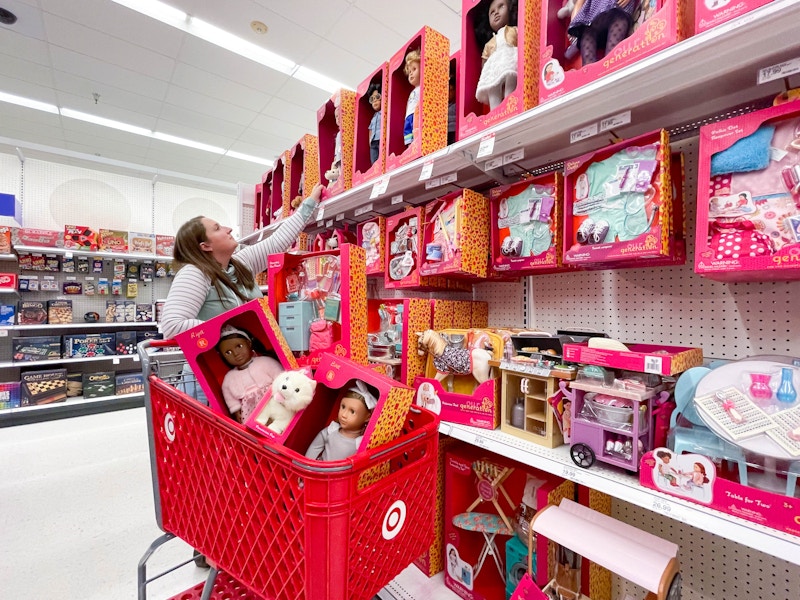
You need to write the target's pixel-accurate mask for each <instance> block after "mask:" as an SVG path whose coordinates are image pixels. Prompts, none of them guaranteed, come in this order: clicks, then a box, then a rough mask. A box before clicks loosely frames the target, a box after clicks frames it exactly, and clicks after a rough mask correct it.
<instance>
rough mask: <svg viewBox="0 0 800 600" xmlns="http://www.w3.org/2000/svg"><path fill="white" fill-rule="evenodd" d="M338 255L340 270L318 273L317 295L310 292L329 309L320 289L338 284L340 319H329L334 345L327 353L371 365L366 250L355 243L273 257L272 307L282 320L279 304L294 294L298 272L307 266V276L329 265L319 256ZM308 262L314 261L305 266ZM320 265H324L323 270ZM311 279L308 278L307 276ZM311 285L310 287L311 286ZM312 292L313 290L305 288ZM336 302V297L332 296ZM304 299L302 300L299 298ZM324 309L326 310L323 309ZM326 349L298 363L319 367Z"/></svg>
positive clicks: (270, 271)
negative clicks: (368, 332) (368, 345)
mask: <svg viewBox="0 0 800 600" xmlns="http://www.w3.org/2000/svg"><path fill="white" fill-rule="evenodd" d="M323 256H338V257H339V271H338V273H337V272H335V271H334V272H332V273H330V276H328V274H327V273H325V272H323V273H316V271H315V272H314V275H312V276H311V277H312V278H313V279H314V282H315V284H314V285H315V288H314V290H317V291H316V292H315V291H314V290H311V292H309V293H310V294H311V295H312V297H311V299H312V300H315V299H316V298H315V297H318V298H319V300H320V302H322V303H324V308H329V307H330V304H329V302H328V298H329V296H325V298H322V296H321V295H320V294H319V293H317V292H319V291H320V290H323V291H324V290H325V289H331V290H332V289H334V286H335V284H336V283H338V292H337V295H338V301H339V307H338V319H336V318H333V319H329V320H330V321H331V322H332V324H333V344H332V345H331V347H330V348H328V349H327V351H329V352H331V353H333V354H334V355H336V356H340V357H347V358H350V359H352V360H353V361H355V362H358V363H361V364H366V363H367V292H366V290H367V276H366V274H365V272H364V250H363V249H362V248H359V247H358V246H354V245H352V244H343V245H342V246H341V247H340V248H339V249H337V250H325V251H323V252H310V253H307V254H290V253H283V254H272V255H270V257H269V262H268V268H267V281H268V285H269V291H270V293H269V307H270V309H271V310H272V311H273V313H274V314H275V315H276V317H277V318H278V319H280V314H279V313H278V304H279V303H281V302H285V301H287V300H288V299H289V298H290V294H291V293H292V292H293V291H296V290H295V289H294V287H293V286H294V285H295V283H296V282H297V277H296V274H297V273H298V269H299V268H300V267H301V266H303V265H304V264H307V265H308V266H309V269H304V270H303V272H304V273H310V272H311V271H312V270H319V269H321V268H323V267H324V266H326V265H323V262H324V261H319V260H318V258H319V257H323ZM305 261H311V262H309V263H305ZM316 265H321V266H320V267H319V269H318V268H317V266H316ZM306 277H308V275H306ZM307 285H308V284H307ZM305 289H310V288H308V287H307V288H305ZM330 298H331V299H332V300H333V301H334V302H335V301H336V300H337V298H335V295H330ZM298 299H300V298H298ZM320 310H321V311H322V310H323V307H322V306H321V307H320ZM328 316H330V314H329V315H328ZM322 353H323V350H315V351H312V352H310V353H307V354H304V355H301V356H299V357H298V362H299V363H300V364H301V365H303V366H305V365H310V366H311V367H312V368H316V366H317V365H318V364H319V361H320V358H321V355H322Z"/></svg>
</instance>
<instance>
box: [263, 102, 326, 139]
mask: <svg viewBox="0 0 800 600" xmlns="http://www.w3.org/2000/svg"><path fill="white" fill-rule="evenodd" d="M325 102H327V95H326V96H325V98H323V99H322V100H321V101H320V103H319V105H318V106H317V107H315V108H308V107H305V106H298V105H297V104H295V103H294V102H290V101H288V100H284V99H283V98H273V99H272V100H270V101H269V104H267V107H266V108H265V109H264V110H263V111H261V116H262V117H267V120H264V121H261V120H258V121H255V122H254V123H253V126H254V127H259V126H260V127H261V128H262V129H264V130H265V131H268V130H269V129H271V128H273V127H275V126H276V125H277V124H280V123H291V124H292V125H297V126H298V127H301V128H303V129H304V130H306V131H311V130H312V129H316V127H317V108H319V107H320V106H322V105H323V104H324V103H325Z"/></svg>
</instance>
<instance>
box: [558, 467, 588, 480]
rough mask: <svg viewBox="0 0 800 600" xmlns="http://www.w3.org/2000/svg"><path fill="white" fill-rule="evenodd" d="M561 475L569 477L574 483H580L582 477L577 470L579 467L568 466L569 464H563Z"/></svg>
mask: <svg viewBox="0 0 800 600" xmlns="http://www.w3.org/2000/svg"><path fill="white" fill-rule="evenodd" d="M561 476H562V477H563V478H564V479H569V480H570V481H574V482H575V483H581V481H582V479H583V477H582V476H581V474H580V472H579V469H578V468H577V467H570V466H569V465H564V468H563V469H562V471H561Z"/></svg>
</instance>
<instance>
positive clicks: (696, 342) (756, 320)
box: [490, 138, 800, 359]
mask: <svg viewBox="0 0 800 600" xmlns="http://www.w3.org/2000/svg"><path fill="white" fill-rule="evenodd" d="M673 149H679V150H682V151H683V152H684V154H685V159H686V160H685V163H686V185H685V197H686V226H687V231H686V239H687V256H688V259H687V262H686V264H685V265H683V266H680V267H661V268H650V269H619V270H615V271H594V272H584V273H563V274H557V275H542V276H537V277H530V278H528V279H529V281H528V285H529V288H528V289H529V293H530V303H529V308H530V315H531V317H530V319H531V323H530V325H529V327H531V328H536V329H541V330H544V331H556V330H557V329H565V328H570V329H592V330H597V331H604V332H605V333H607V334H608V335H610V336H611V337H613V338H615V339H618V340H621V341H623V342H642V343H658V344H667V345H676V346H697V347H701V348H703V354H704V355H705V356H706V357H713V358H725V359H738V358H743V357H745V356H752V355H756V354H783V355H792V356H800V311H797V310H796V309H795V308H794V307H796V304H797V300H796V299H797V298H798V297H800V281H789V282H782V281H776V282H771V281H770V282H756V283H722V282H717V281H711V280H709V279H705V278H703V277H700V276H699V275H696V274H695V273H694V268H693V257H694V235H695V223H696V214H697V209H696V198H697V193H696V191H697V149H698V142H697V138H692V139H689V140H686V141H683V142H681V143H680V144H674V145H673ZM518 298H520V299H521V296H518ZM491 301H492V300H490V302H491ZM491 315H492V313H491V308H490V319H491Z"/></svg>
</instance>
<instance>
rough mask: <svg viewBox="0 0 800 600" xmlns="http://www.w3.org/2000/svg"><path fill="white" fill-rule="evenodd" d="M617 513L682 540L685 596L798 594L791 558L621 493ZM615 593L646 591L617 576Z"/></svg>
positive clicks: (780, 597)
mask: <svg viewBox="0 0 800 600" xmlns="http://www.w3.org/2000/svg"><path fill="white" fill-rule="evenodd" d="M612 516H613V517H614V518H616V519H619V520H620V521H623V522H625V523H628V524H630V525H633V526H634V527H638V528H639V529H642V530H643V531H647V532H649V533H652V534H654V535H657V536H659V537H661V538H664V539H666V540H669V541H671V542H674V543H676V544H678V546H680V550H679V552H678V561H679V562H680V564H681V578H682V581H681V583H682V585H681V600H755V599H762V600H767V599H769V600H796V599H797V598H798V595H800V591H799V590H800V569H798V568H797V567H796V566H795V565H792V564H791V563H789V562H787V561H783V560H780V559H777V558H775V557H773V556H769V555H768V554H764V553H763V552H759V551H758V550H753V549H752V548H748V547H747V546H744V545H743V544H737V543H735V542H731V541H728V540H726V539H725V538H722V537H719V536H715V535H713V534H711V533H708V532H707V531H703V530H702V529H697V528H696V527H692V526H690V525H685V524H683V523H680V522H678V521H675V520H674V519H670V518H667V517H662V516H660V515H657V514H655V513H653V512H651V511H649V510H647V509H646V508H642V507H639V506H635V505H633V504H630V503H628V502H623V501H622V500H617V499H615V500H614V501H613V504H612ZM613 583H614V589H613V595H612V597H613V598H627V597H628V596H626V594H628V595H629V596H630V597H631V598H644V596H645V591H644V590H642V588H639V587H637V586H635V585H633V584H632V583H630V582H629V581H627V580H625V579H622V578H620V577H614V582H613Z"/></svg>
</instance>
